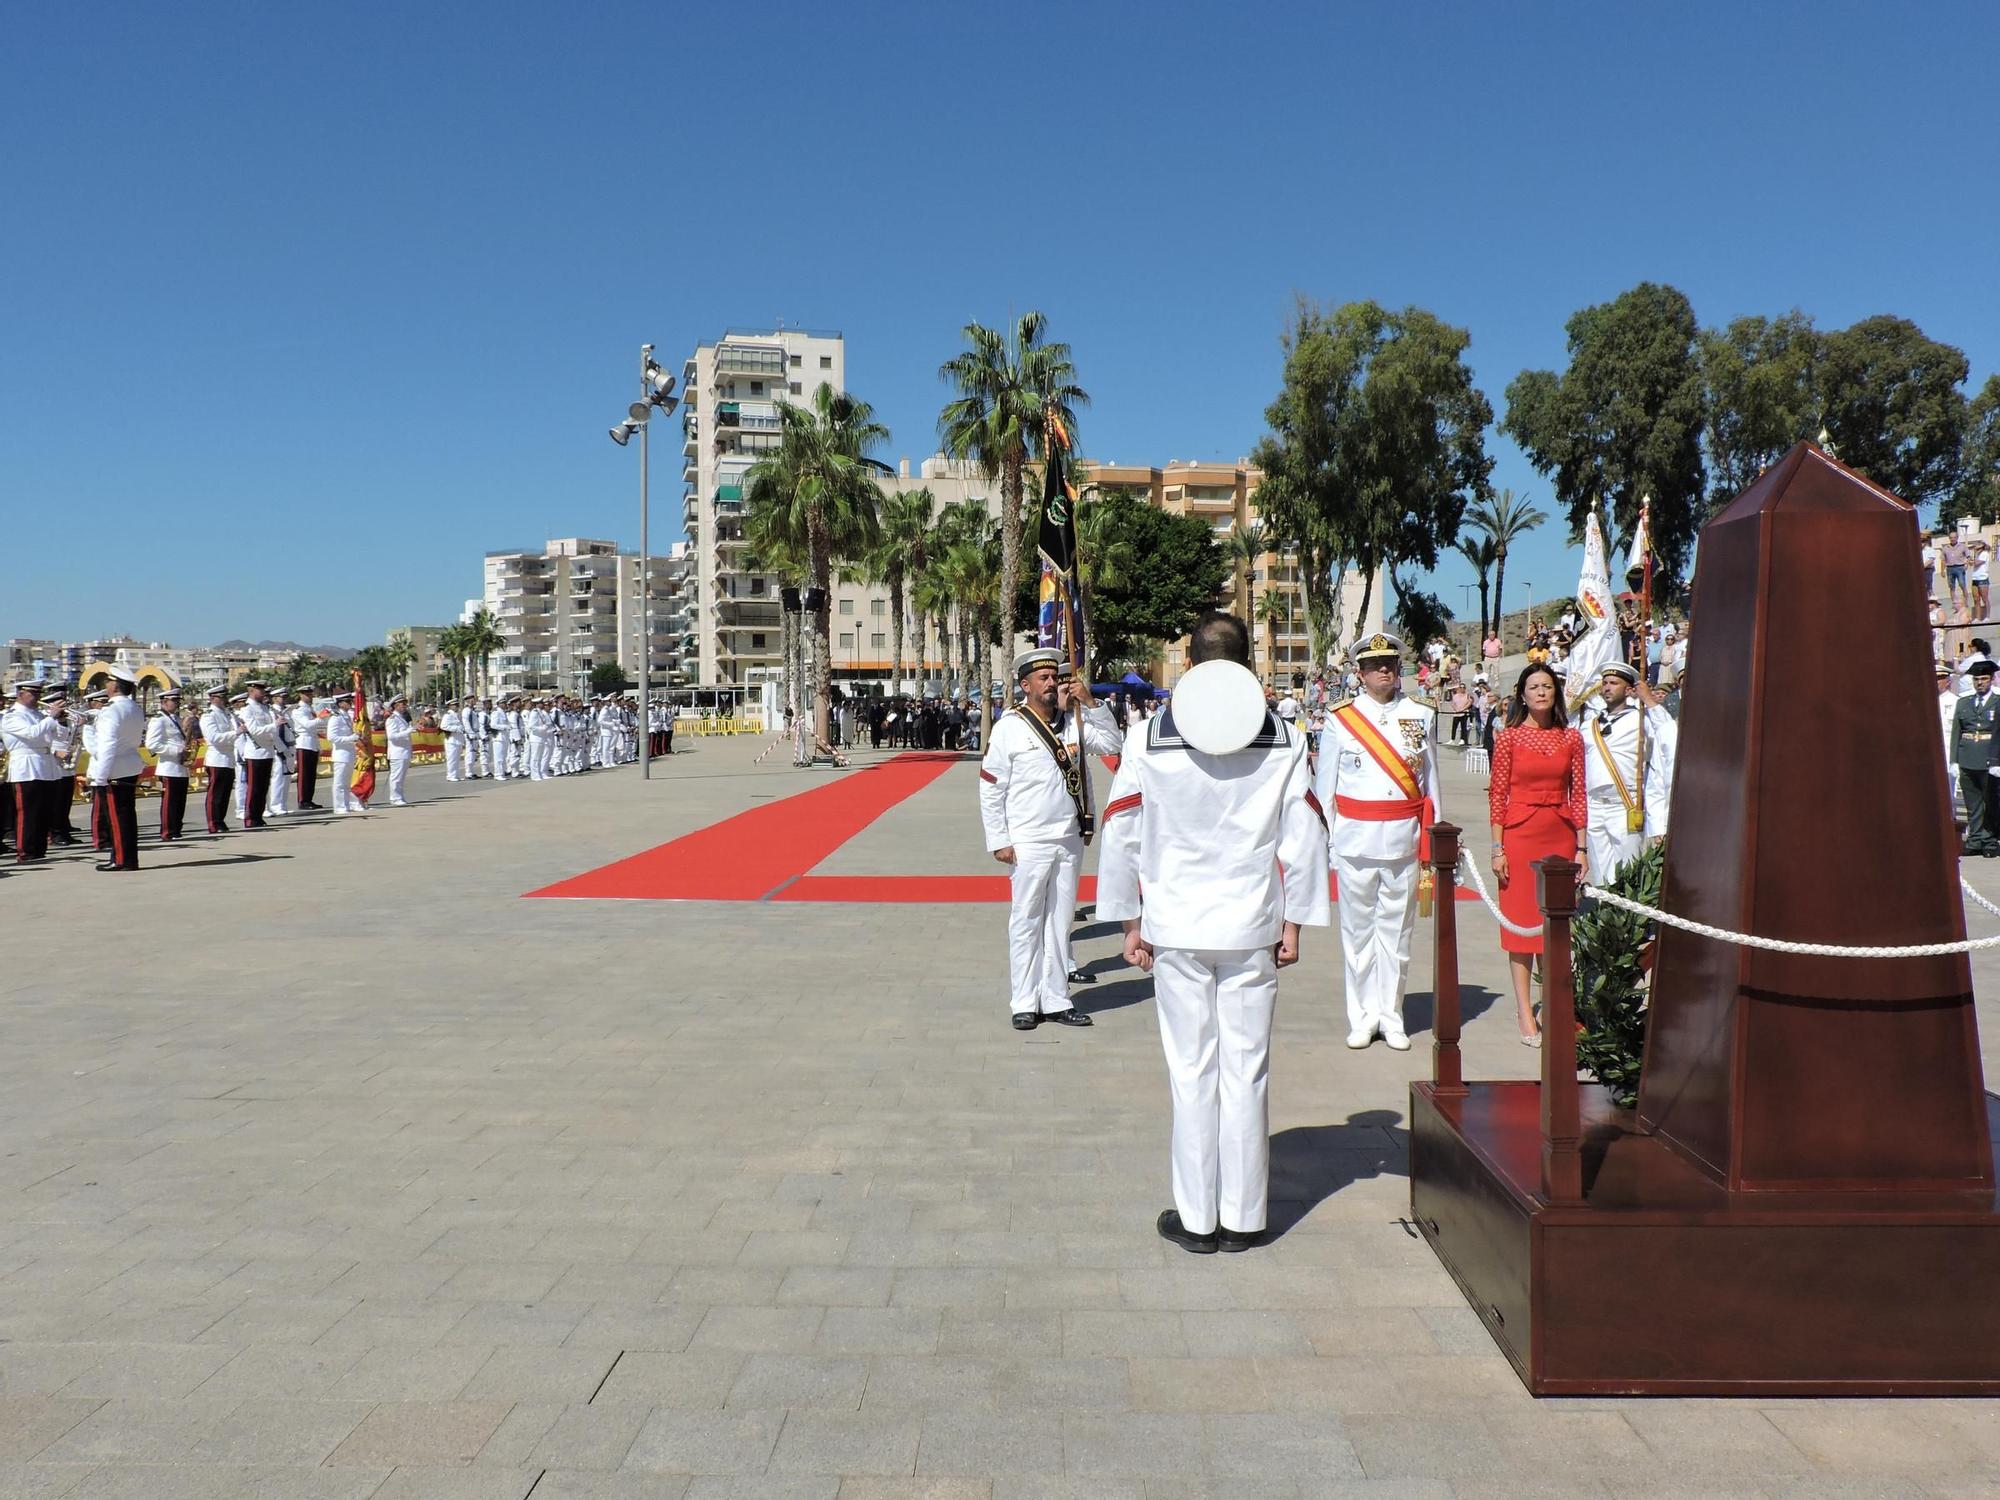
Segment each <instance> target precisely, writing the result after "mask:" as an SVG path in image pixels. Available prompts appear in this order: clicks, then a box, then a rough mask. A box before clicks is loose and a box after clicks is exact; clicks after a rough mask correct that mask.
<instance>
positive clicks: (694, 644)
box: [679, 328, 847, 686]
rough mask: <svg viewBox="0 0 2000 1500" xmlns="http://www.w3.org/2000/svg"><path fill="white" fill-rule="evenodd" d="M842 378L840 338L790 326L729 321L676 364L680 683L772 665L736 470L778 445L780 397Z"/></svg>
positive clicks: (775, 651) (842, 385)
mask: <svg viewBox="0 0 2000 1500" xmlns="http://www.w3.org/2000/svg"><path fill="white" fill-rule="evenodd" d="M846 381H847V353H846V345H845V344H844V343H843V341H842V339H841V336H840V335H839V334H838V333H814V332H811V331H809V330H806V329H798V328H781V329H774V330H770V331H768V332H758V331H755V330H751V329H740V328H732V329H730V330H729V331H728V332H726V333H724V334H723V336H722V337H721V338H720V339H717V340H716V341H715V342H714V343H712V344H700V345H698V346H696V348H695V351H694V352H693V353H692V354H690V355H689V356H688V357H687V359H686V361H685V362H684V364H683V365H682V374H681V387H682V405H681V433H682V444H681V457H682V468H681V479H682V481H683V482H684V483H685V484H686V486H687V491H686V493H685V495H684V496H683V497H682V502H681V504H682V512H681V518H682V524H683V525H684V527H685V528H686V531H687V539H688V559H687V580H686V595H685V619H684V629H683V631H682V634H681V639H680V643H679V644H680V647H681V650H682V654H683V656H684V658H685V661H686V669H685V673H684V676H685V677H686V679H687V680H689V681H691V682H695V683H698V684H700V685H702V686H719V685H723V684H736V685H742V684H745V683H748V682H750V681H752V680H754V679H753V673H754V674H755V676H763V675H765V674H766V673H767V672H773V671H776V670H778V669H779V668H780V667H781V666H782V664H783V644H784V621H783V618H782V615H781V613H780V607H779V600H778V581H777V578H776V576H775V575H773V574H769V573H757V572H752V571H751V570H750V569H749V568H748V567H747V566H746V565H745V562H744V545H743V476H744V475H745V474H746V473H747V472H748V471H749V469H750V466H751V465H752V464H754V463H755V462H756V461H757V459H758V457H759V456H760V455H761V454H763V453H766V452H769V451H770V450H771V449H774V448H776V447H777V446H778V403H779V402H780V401H790V402H792V403H793V404H794V405H805V404H806V403H808V402H810V401H811V400H812V399H813V395H814V393H815V392H816V391H817V390H818V389H819V388H820V387H821V386H823V385H824V386H831V387H833V389H834V390H836V391H842V390H845V389H846V388H847V386H846ZM758 669H762V670H758Z"/></svg>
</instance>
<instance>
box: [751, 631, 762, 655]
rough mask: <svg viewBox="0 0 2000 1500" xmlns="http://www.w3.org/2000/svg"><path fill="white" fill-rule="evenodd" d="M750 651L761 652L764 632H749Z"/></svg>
mask: <svg viewBox="0 0 2000 1500" xmlns="http://www.w3.org/2000/svg"><path fill="white" fill-rule="evenodd" d="M750 649H751V650H752V651H762V650H763V649H764V632H763V631H761V630H757V631H752V632H751V634H750Z"/></svg>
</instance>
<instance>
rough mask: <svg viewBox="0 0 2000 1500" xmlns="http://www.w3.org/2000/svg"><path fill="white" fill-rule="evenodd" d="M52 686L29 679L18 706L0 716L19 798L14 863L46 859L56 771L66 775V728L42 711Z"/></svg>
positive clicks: (11, 787) (10, 777)
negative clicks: (60, 745) (61, 741)
mask: <svg viewBox="0 0 2000 1500" xmlns="http://www.w3.org/2000/svg"><path fill="white" fill-rule="evenodd" d="M47 686H48V684H47V683H45V682H43V681H42V679H41V678H39V677H26V678H22V679H21V680H19V681H17V682H16V683H15V684H14V702H13V703H12V705H10V706H9V708H8V709H7V712H6V713H4V714H0V742H3V743H4V744H5V746H6V749H7V793H8V795H9V796H10V797H12V798H13V799H14V863H15V864H17V865H25V864H29V863H31V862H33V861H35V860H38V859H46V858H47V857H48V852H49V794H48V793H47V792H46V791H44V790H43V788H44V787H45V786H47V785H49V784H50V780H51V778H50V777H49V776H48V775H47V774H46V773H48V772H50V771H53V772H55V773H56V775H57V776H58V777H60V775H61V773H62V763H61V761H59V760H58V759H57V758H56V752H55V744H56V736H57V734H58V733H59V732H60V729H61V726H60V725H59V724H57V723H56V721H55V719H54V718H52V717H51V716H50V715H48V714H46V713H44V712H43V711H42V690H43V689H44V688H45V687H47Z"/></svg>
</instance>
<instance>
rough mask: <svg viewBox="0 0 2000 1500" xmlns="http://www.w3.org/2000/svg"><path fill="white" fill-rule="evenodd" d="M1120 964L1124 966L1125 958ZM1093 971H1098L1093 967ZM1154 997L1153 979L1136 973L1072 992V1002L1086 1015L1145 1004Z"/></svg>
mask: <svg viewBox="0 0 2000 1500" xmlns="http://www.w3.org/2000/svg"><path fill="white" fill-rule="evenodd" d="M1119 966H1120V967H1121V968H1122V967H1123V966H1124V960H1123V959H1120V960H1119ZM1091 972H1092V973H1096V972H1097V971H1096V970H1095V969H1093V970H1092V971H1091ZM1152 998H1153V981H1152V977H1151V976H1150V975H1146V974H1135V975H1134V976H1133V977H1132V978H1130V979H1120V980H1116V981H1114V982H1113V983H1111V984H1100V985H1097V986H1095V987H1094V988H1091V989H1083V990H1072V991H1071V992H1070V1000H1071V1003H1072V1004H1074V1005H1075V1006H1076V1008H1077V1009H1078V1010H1080V1011H1082V1012H1083V1013H1084V1014H1085V1015H1086V1016H1094V1015H1096V1014H1098V1013H1099V1012H1100V1011H1107V1010H1123V1009H1124V1008H1125V1007H1126V1006H1128V1005H1143V1004H1144V1003H1145V1002H1146V1001H1148V1000H1150V999H1152Z"/></svg>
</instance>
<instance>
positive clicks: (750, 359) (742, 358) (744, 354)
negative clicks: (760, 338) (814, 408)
mask: <svg viewBox="0 0 2000 1500" xmlns="http://www.w3.org/2000/svg"><path fill="white" fill-rule="evenodd" d="M715 373H716V374H718V375H776V376H778V377H780V378H782V377H783V376H784V373H785V351H784V350H783V349H772V348H764V347H758V346H756V345H752V344H723V345H721V346H719V347H718V348H717V349H716V351H715Z"/></svg>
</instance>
